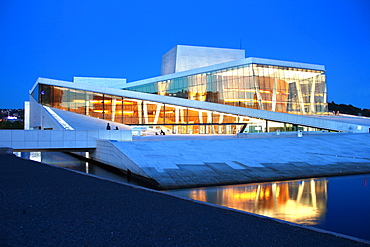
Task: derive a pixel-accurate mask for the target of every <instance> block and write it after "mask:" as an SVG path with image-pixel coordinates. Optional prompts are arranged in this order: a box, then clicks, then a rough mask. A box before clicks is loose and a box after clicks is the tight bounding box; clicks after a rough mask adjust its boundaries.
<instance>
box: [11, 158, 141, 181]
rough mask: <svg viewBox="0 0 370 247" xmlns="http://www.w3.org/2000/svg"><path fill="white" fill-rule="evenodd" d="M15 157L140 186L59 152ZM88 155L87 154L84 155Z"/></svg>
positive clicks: (107, 170)
mask: <svg viewBox="0 0 370 247" xmlns="http://www.w3.org/2000/svg"><path fill="white" fill-rule="evenodd" d="M14 154H15V155H17V156H19V157H22V158H24V159H29V160H34V161H37V162H42V163H45V164H51V165H56V166H60V167H64V168H68V169H72V170H75V171H80V172H85V173H88V174H93V175H96V176H99V177H102V178H108V179H111V180H115V181H118V182H125V183H131V184H136V185H141V184H140V182H139V181H136V180H133V179H130V181H129V179H128V178H127V176H125V175H124V174H123V173H118V172H117V171H113V170H111V169H107V167H106V168H103V167H100V166H98V165H96V164H94V163H89V162H86V161H82V160H79V159H77V158H75V157H72V156H70V155H68V154H66V153H61V152H14ZM86 155H88V154H86Z"/></svg>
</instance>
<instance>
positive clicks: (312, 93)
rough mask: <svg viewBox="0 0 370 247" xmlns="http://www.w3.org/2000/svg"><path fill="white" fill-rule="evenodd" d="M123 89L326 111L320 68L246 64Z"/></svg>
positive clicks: (250, 105)
mask: <svg viewBox="0 0 370 247" xmlns="http://www.w3.org/2000/svg"><path fill="white" fill-rule="evenodd" d="M125 89H127V90H133V91H139V92H146V93H153V94H159V95H166V96H173V97H180V98H185V99H190V100H199V101H207V102H213V103H218V104H226V105H233V106H239V107H246V108H254V109H260V110H267V111H276V112H284V113H292V114H324V113H326V112H327V92H326V82H325V72H324V71H321V70H311V69H300V68H292V67H281V66H272V65H262V64H246V65H243V66H236V67H230V68H227V69H221V70H216V71H211V72H205V73H200V74H194V75H190V76H183V77H178V78H174V79H169V80H164V81H157V82H153V83H149V84H144V85H139V86H133V87H127V88H125Z"/></svg>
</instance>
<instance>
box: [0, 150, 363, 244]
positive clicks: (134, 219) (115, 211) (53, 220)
mask: <svg viewBox="0 0 370 247" xmlns="http://www.w3.org/2000/svg"><path fill="white" fill-rule="evenodd" d="M0 169H1V172H0V199H1V208H0V217H1V220H0V222H1V228H0V246H310V247H311V246H368V243H365V242H361V241H356V239H349V238H343V237H340V236H338V235H334V234H329V233H323V232H322V231H314V230H311V229H307V228H302V227H298V226H296V225H292V224H288V223H281V222H278V221H275V220H272V219H268V218H263V217H258V216H255V215H251V214H248V213H242V212H238V211H235V210H228V209H225V208H221V207H217V206H211V205H208V204H204V203H197V202H194V201H190V200H187V199H180V198H177V197H174V196H170V195H167V194H164V193H161V192H156V191H152V190H148V189H143V188H140V187H133V186H131V185H125V184H120V183H115V182H111V181H107V180H102V179H98V178H95V177H92V176H89V175H84V174H80V173H77V172H73V171H69V170H66V169H63V168H59V167H53V166H50V165H45V164H41V163H38V162H34V161H29V160H23V159H21V158H18V157H16V156H14V155H10V154H2V155H0Z"/></svg>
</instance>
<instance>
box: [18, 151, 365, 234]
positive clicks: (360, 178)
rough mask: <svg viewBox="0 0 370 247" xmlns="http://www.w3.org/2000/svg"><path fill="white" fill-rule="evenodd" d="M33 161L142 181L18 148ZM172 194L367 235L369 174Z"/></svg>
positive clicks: (72, 159)
mask: <svg viewBox="0 0 370 247" xmlns="http://www.w3.org/2000/svg"><path fill="white" fill-rule="evenodd" d="M16 154H17V155H18V156H22V157H24V158H28V159H31V160H35V161H39V162H43V163H47V164H53V165H57V166H62V167H65V168H69V169H73V170H77V171H81V172H86V173H89V174H93V175H96V176H99V177H103V178H108V179H111V180H115V181H119V182H125V183H132V184H136V185H140V186H145V184H143V183H141V182H140V181H135V180H132V179H130V180H129V179H128V178H127V177H126V176H125V175H124V174H123V173H120V172H117V171H116V170H111V169H107V167H101V166H98V165H96V164H91V163H88V162H85V161H81V160H79V159H77V158H75V157H72V156H70V155H68V154H65V153H60V152H34V153H16ZM167 192H168V193H170V194H174V195H178V196H182V197H187V198H191V199H195V200H199V201H205V202H209V203H213V204H217V205H221V206H225V207H229V208H234V209H238V210H242V211H247V212H251V213H255V214H260V215H264V216H268V217H272V218H277V219H281V220H285V221H290V222H294V223H298V224H302V225H309V226H313V227H318V228H321V229H325V230H329V231H333V232H337V233H342V234H345V235H349V236H353V237H358V238H362V239H366V240H370V174H365V175H356V176H344V177H332V178H320V179H305V180H293V181H284V182H274V183H255V184H244V185H232V186H217V187H207V188H194V189H181V190H171V191H167Z"/></svg>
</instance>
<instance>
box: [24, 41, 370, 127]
mask: <svg viewBox="0 0 370 247" xmlns="http://www.w3.org/2000/svg"><path fill="white" fill-rule="evenodd" d="M326 88H327V87H326V78H325V67H324V66H323V65H316V64H307V63H298V62H288V61H280V60H271V59H262V58H254V57H249V58H245V51H244V50H239V49H224V48H211V47H197V46H183V45H178V46H176V47H174V48H173V49H171V50H170V51H168V52H167V53H166V54H165V55H163V57H162V75H161V76H158V77H153V78H149V79H145V80H140V81H135V82H126V79H113V78H92V77H74V78H73V82H67V81H60V80H53V79H45V78H39V79H38V80H37V81H36V83H35V85H34V86H33V87H32V89H31V90H30V94H31V97H30V103H29V104H30V107H29V109H30V111H29V122H28V123H27V128H28V129H68V128H71V129H73V127H68V126H66V125H65V124H63V121H62V120H63V119H62V118H63V117H61V114H59V113H61V112H64V111H68V112H73V113H76V114H75V115H74V116H75V117H76V118H78V116H81V115H85V116H89V117H91V118H96V119H100V120H105V121H107V122H109V123H112V124H113V125H114V124H115V123H116V124H117V126H123V125H125V126H131V127H132V128H138V127H142V128H146V129H148V130H151V131H153V132H152V133H158V131H160V130H162V131H164V132H165V133H172V134H235V133H241V132H243V133H260V132H276V131H281V132H285V131H296V130H303V131H311V130H325V131H347V132H356V131H357V132H362V131H363V129H360V127H357V126H355V125H353V124H350V123H348V124H347V123H338V122H335V121H332V120H327V119H326V117H327V114H328V106H327V89H326ZM42 112H43V114H49V115H50V114H51V115H53V116H59V117H57V118H56V120H57V121H58V122H59V124H55V123H51V122H50V121H45V120H43V119H42V118H41V117H40V116H42ZM56 112H59V113H58V114H56ZM52 113H55V114H52ZM324 120H325V121H324ZM361 128H362V127H361ZM366 131H367V130H366ZM148 133H149V132H148Z"/></svg>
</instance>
